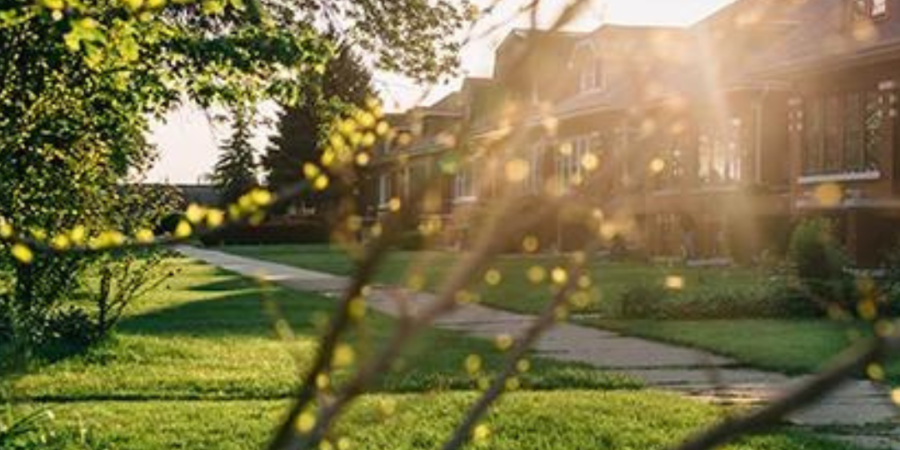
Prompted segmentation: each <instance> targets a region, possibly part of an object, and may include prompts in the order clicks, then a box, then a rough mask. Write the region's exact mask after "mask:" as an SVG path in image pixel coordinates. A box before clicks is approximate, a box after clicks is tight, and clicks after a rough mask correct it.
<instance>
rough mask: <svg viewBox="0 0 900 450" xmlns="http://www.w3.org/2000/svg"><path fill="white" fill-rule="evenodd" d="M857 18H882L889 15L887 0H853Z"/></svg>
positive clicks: (854, 13) (854, 12)
mask: <svg viewBox="0 0 900 450" xmlns="http://www.w3.org/2000/svg"><path fill="white" fill-rule="evenodd" d="M851 2H852V5H853V18H854V19H856V20H868V19H880V18H882V17H885V16H887V14H888V5H887V0H851Z"/></svg>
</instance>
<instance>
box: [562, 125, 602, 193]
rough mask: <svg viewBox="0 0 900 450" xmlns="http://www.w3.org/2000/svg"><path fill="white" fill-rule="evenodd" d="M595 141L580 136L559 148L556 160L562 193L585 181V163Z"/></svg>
mask: <svg viewBox="0 0 900 450" xmlns="http://www.w3.org/2000/svg"><path fill="white" fill-rule="evenodd" d="M593 144H594V140H593V139H591V138H590V137H589V136H579V137H576V138H574V139H572V140H571V141H568V142H565V143H563V144H562V145H561V146H560V147H559V155H558V156H557V158H556V176H557V181H558V183H559V189H560V192H565V191H566V190H567V189H568V188H569V187H570V186H572V185H580V184H582V183H583V182H584V181H585V174H586V170H585V168H584V164H583V161H584V160H585V156H586V155H587V154H588V153H591V152H592V151H593V149H592V145H593Z"/></svg>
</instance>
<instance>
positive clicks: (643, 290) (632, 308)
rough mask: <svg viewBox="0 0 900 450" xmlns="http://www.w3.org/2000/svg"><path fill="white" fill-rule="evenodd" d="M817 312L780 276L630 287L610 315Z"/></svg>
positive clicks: (773, 315) (716, 315) (669, 316)
mask: <svg viewBox="0 0 900 450" xmlns="http://www.w3.org/2000/svg"><path fill="white" fill-rule="evenodd" d="M820 313H821V310H820V309H819V308H816V307H815V305H814V304H813V303H812V302H810V301H808V300H807V299H806V297H805V296H804V295H803V293H802V292H800V291H798V290H797V289H794V288H792V287H790V286H789V285H788V284H787V283H785V282H784V280H783V279H781V278H772V279H769V280H766V281H763V282H761V283H760V285H759V286H754V287H743V288H740V289H729V290H722V289H703V288H698V289H693V290H689V291H674V290H667V289H665V288H663V287H662V286H659V285H653V284H642V285H637V286H633V287H630V288H629V289H627V290H626V291H625V292H624V293H623V294H622V296H621V297H620V298H619V302H618V309H617V311H613V314H615V315H617V316H618V317H620V318H623V319H666V320H705V319H747V318H756V319H762V318H779V317H811V316H816V315H818V314H820Z"/></svg>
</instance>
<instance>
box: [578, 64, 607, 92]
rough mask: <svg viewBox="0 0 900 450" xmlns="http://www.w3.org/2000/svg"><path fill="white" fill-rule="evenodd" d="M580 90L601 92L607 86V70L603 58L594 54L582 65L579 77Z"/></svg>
mask: <svg viewBox="0 0 900 450" xmlns="http://www.w3.org/2000/svg"><path fill="white" fill-rule="evenodd" d="M578 80H579V81H578V82H579V89H580V92H582V93H585V92H600V91H603V90H604V89H605V88H606V71H605V70H604V64H603V60H602V59H601V58H600V57H599V56H593V57H592V58H591V59H590V60H588V61H586V62H585V63H584V65H582V67H581V72H580V73H579V77H578Z"/></svg>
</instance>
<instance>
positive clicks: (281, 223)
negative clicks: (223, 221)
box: [200, 219, 331, 246]
mask: <svg viewBox="0 0 900 450" xmlns="http://www.w3.org/2000/svg"><path fill="white" fill-rule="evenodd" d="M330 238H331V234H330V232H329V230H328V227H327V226H326V225H325V223H323V222H322V221H319V220H312V219H287V220H278V221H272V222H267V223H263V224H260V225H257V226H254V225H243V226H236V227H229V228H227V229H222V230H219V231H215V232H213V233H210V234H207V235H205V236H202V237H201V238H200V241H201V242H202V243H203V245H205V246H217V245H260V244H324V243H328V242H329V241H330Z"/></svg>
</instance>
